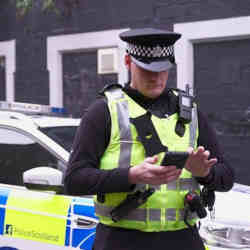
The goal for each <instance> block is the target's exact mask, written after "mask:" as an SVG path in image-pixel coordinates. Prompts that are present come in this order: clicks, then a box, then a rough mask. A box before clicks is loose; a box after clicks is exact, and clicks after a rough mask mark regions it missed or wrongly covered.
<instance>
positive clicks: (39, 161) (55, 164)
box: [0, 126, 97, 250]
mask: <svg viewBox="0 0 250 250" xmlns="http://www.w3.org/2000/svg"><path fill="white" fill-rule="evenodd" d="M48 147H49V146H48V145H47V147H44V143H40V140H39V138H37V140H36V136H35V135H34V134H31V132H28V131H24V130H21V129H19V128H17V127H15V128H14V127H11V126H0V249H1V247H6V246H8V247H10V246H11V247H13V248H14V249H15V248H16V249H32V250H33V249H71V248H72V249H74V248H77V249H91V248H92V244H93V240H94V235H95V227H96V224H97V219H96V217H95V215H94V206H93V201H92V199H91V198H80V197H71V196H65V195H57V194H54V193H48V192H39V191H30V190H27V189H26V188H25V187H24V184H23V179H22V174H23V172H24V171H27V170H29V169H31V168H35V167H39V166H50V167H52V168H59V169H60V166H61V164H63V163H62V160H61V159H59V157H57V156H56V154H52V153H51V152H52V150H48Z"/></svg>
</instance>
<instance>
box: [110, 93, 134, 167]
mask: <svg viewBox="0 0 250 250" xmlns="http://www.w3.org/2000/svg"><path fill="white" fill-rule="evenodd" d="M109 93H110V97H111V98H110V99H111V100H118V99H122V98H124V94H123V92H122V90H121V89H112V90H110V91H109ZM116 108H117V115H118V124H119V130H120V142H121V143H120V157H119V163H118V164H119V165H118V168H127V167H129V166H130V161H131V149H132V135H131V130H130V122H129V113H128V112H129V109H128V101H127V100H124V101H120V102H117V103H116Z"/></svg>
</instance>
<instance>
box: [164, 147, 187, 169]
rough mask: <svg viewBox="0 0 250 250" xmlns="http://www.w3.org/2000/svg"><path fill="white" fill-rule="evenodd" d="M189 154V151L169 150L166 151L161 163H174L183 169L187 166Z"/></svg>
mask: <svg viewBox="0 0 250 250" xmlns="http://www.w3.org/2000/svg"><path fill="white" fill-rule="evenodd" d="M188 156H189V153H188V152H175V151H168V152H166V153H165V155H164V157H163V160H162V162H161V165H162V166H170V165H173V166H176V168H179V169H182V168H184V166H185V163H186V161H187V158H188Z"/></svg>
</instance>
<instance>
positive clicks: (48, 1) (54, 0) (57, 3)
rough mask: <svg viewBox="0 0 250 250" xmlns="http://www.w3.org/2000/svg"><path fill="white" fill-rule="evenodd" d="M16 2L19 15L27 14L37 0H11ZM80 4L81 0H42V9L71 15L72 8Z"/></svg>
mask: <svg viewBox="0 0 250 250" xmlns="http://www.w3.org/2000/svg"><path fill="white" fill-rule="evenodd" d="M11 1H12V2H14V3H15V6H16V12H17V16H18V17H23V16H25V15H26V14H27V13H28V12H29V11H30V10H31V9H32V7H33V5H34V3H35V1H36V0H11ZM78 5H79V0H42V5H41V10H42V11H44V12H48V11H54V12H55V13H56V14H64V15H70V14H71V12H72V9H73V8H75V7H77V6H78Z"/></svg>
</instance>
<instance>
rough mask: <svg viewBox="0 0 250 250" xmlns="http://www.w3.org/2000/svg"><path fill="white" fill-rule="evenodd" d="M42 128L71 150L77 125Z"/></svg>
mask: <svg viewBox="0 0 250 250" xmlns="http://www.w3.org/2000/svg"><path fill="white" fill-rule="evenodd" d="M40 130H41V131H42V132H43V133H45V134H46V135H47V136H49V137H50V138H51V139H53V140H54V141H55V142H57V143H58V144H59V145H61V146H62V147H63V148H65V149H66V150H67V151H69V152H70V150H71V147H72V145H73V140H74V136H75V133H76V130H77V126H64V127H63V126H60V127H46V128H40Z"/></svg>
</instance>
